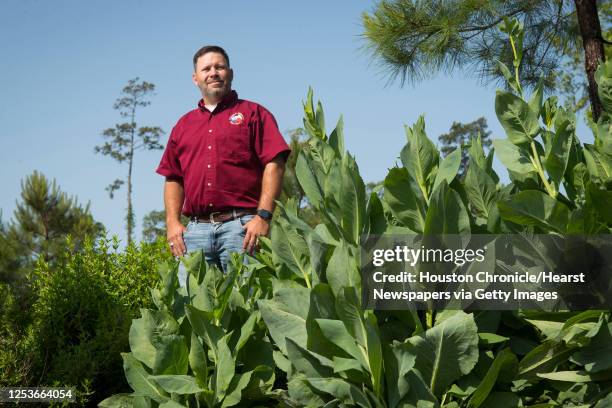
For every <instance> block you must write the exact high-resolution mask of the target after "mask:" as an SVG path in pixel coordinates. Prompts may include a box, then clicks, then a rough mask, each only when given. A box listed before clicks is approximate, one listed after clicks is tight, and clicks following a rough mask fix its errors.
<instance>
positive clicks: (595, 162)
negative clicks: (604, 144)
mask: <svg viewBox="0 0 612 408" xmlns="http://www.w3.org/2000/svg"><path fill="white" fill-rule="evenodd" d="M582 152H583V153H584V160H585V162H586V165H587V169H588V170H589V173H590V174H591V177H592V178H598V179H600V180H601V181H602V182H606V181H607V180H610V179H611V178H612V160H610V158H609V157H607V156H606V155H604V154H602V153H601V152H599V151H598V150H597V148H596V147H595V146H593V145H590V144H585V145H584V150H583V151H582Z"/></svg>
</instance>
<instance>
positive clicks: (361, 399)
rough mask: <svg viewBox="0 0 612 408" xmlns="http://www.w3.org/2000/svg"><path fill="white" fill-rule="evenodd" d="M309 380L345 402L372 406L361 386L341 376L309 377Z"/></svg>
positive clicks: (311, 383) (367, 407) (350, 404)
mask: <svg viewBox="0 0 612 408" xmlns="http://www.w3.org/2000/svg"><path fill="white" fill-rule="evenodd" d="M307 381H308V383H309V384H310V385H312V386H313V387H314V388H316V389H317V390H319V391H321V392H324V393H326V394H330V395H332V396H334V397H335V398H337V399H339V400H340V401H341V402H343V403H344V404H347V405H349V406H360V407H363V408H371V405H370V403H369V401H368V398H367V397H366V396H365V394H364V393H363V392H362V391H361V390H360V389H359V388H357V387H355V386H354V385H352V384H351V383H348V382H346V381H344V380H341V379H340V378H309V379H308V380H307Z"/></svg>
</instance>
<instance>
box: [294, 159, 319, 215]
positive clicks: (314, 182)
mask: <svg viewBox="0 0 612 408" xmlns="http://www.w3.org/2000/svg"><path fill="white" fill-rule="evenodd" d="M295 174H296V176H297V179H298V182H299V183H300V186H301V187H302V189H303V190H304V193H306V197H308V200H309V201H310V202H311V203H312V205H313V206H314V207H315V208H318V207H320V206H321V205H322V203H323V186H321V184H320V182H319V179H318V177H317V174H316V171H315V169H314V168H313V165H312V164H311V163H309V161H308V159H307V158H306V153H304V152H303V151H300V153H299V154H298V158H297V162H296V163H295Z"/></svg>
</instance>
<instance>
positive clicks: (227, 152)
mask: <svg viewBox="0 0 612 408" xmlns="http://www.w3.org/2000/svg"><path fill="white" fill-rule="evenodd" d="M289 152H290V149H289V146H288V145H287V143H286V142H285V140H284V139H283V136H282V135H281V133H280V131H279V130H278V125H277V124H276V120H275V119H274V116H272V114H271V113H270V112H269V111H268V110H267V109H266V108H264V107H263V106H261V105H259V104H257V103H254V102H251V101H247V100H243V99H238V94H237V93H236V92H234V91H232V92H231V93H230V94H229V95H228V96H227V97H226V98H225V99H224V100H222V101H221V102H219V104H218V105H217V107H216V108H215V109H214V110H213V112H210V111H209V110H208V109H206V108H205V107H204V101H203V100H200V102H199V104H198V108H197V109H194V110H192V111H190V112H188V113H187V114H185V115H183V117H181V118H180V119H179V121H178V122H177V123H176V125H175V126H174V128H173V129H172V133H171V134H170V138H169V140H168V144H167V146H166V149H165V151H164V154H163V156H162V159H161V162H160V163H159V166H158V167H157V173H159V174H161V175H162V176H165V177H166V178H167V179H171V180H176V181H179V182H181V181H182V183H183V187H184V190H185V200H184V203H183V211H182V212H183V214H185V215H187V216H193V215H203V214H208V213H211V212H215V211H224V210H228V209H232V208H257V205H258V203H259V198H260V194H261V181H262V176H263V169H264V167H265V165H266V164H267V163H269V162H270V161H271V160H272V159H274V158H275V157H276V156H278V155H279V154H282V155H285V157H286V155H288V154H289Z"/></svg>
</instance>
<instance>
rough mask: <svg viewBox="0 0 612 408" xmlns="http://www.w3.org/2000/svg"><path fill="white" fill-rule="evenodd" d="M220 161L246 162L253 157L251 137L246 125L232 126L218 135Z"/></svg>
mask: <svg viewBox="0 0 612 408" xmlns="http://www.w3.org/2000/svg"><path fill="white" fill-rule="evenodd" d="M217 146H218V147H219V152H220V153H221V157H219V159H220V160H229V161H233V162H235V161H245V160H249V159H250V157H251V137H250V132H249V127H248V126H247V125H246V124H240V125H231V126H229V127H228V128H226V129H225V130H223V131H220V132H219V133H217Z"/></svg>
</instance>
